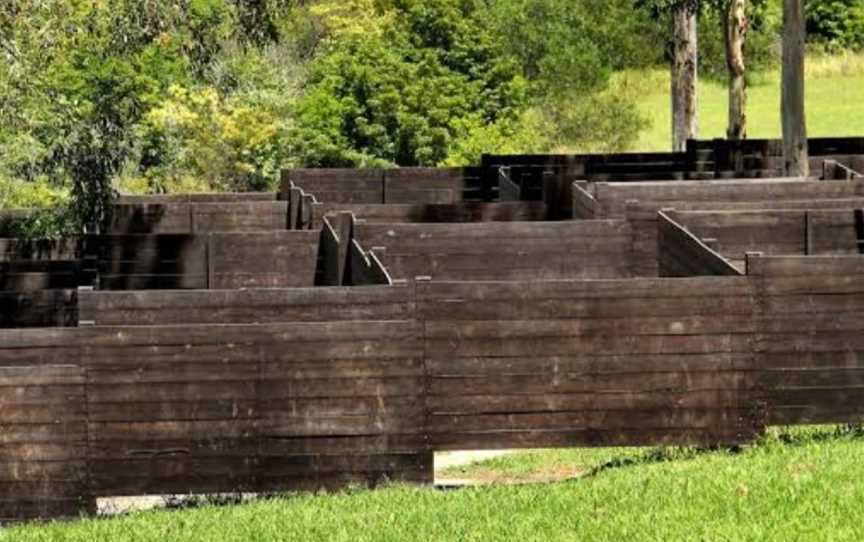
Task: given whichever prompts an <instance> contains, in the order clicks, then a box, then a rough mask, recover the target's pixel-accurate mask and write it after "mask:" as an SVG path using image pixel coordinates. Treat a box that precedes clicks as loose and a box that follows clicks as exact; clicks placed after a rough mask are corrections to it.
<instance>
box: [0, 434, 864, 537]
mask: <svg viewBox="0 0 864 542" xmlns="http://www.w3.org/2000/svg"><path fill="white" fill-rule="evenodd" d="M544 453H545V454H550V455H549V456H548V458H549V460H552V458H556V459H555V460H562V461H565V462H566V461H571V460H572V461H574V462H576V463H578V464H579V465H592V469H593V470H592V472H591V473H590V474H588V475H586V476H584V477H582V478H580V479H578V480H574V481H569V482H561V483H557V484H531V485H517V486H485V487H479V488H474V489H463V490H457V491H439V490H434V489H418V488H412V487H401V486H395V487H390V488H386V489H382V490H378V491H365V490H364V491H361V490H356V491H350V492H345V493H340V494H334V495H317V496H316V495H301V496H294V497H284V498H280V499H273V500H266V501H260V502H254V503H251V504H246V505H239V506H233V507H218V508H217V507H212V508H199V509H193V510H185V511H174V512H168V511H158V512H146V513H140V514H136V515H131V516H128V517H122V518H118V519H108V520H86V521H80V522H75V523H67V524H54V525H47V526H26V527H21V528H15V529H10V530H6V531H2V534H0V540H2V541H4V542H5V541H10V542H11V541H15V542H28V541H49V540H50V541H62V540H75V541H81V542H85V541H86V542H95V541H113V542H125V541H154V542H157V541H158V542H162V541H173V540H190V541H202V542H204V541H207V542H221V541H271V540H311V541H317V540H321V541H342V540H344V541H351V542H362V541H367V540H368V541H404V540H412V541H413V540H519V541H533V540H543V541H548V540H553V541H555V540H574V541H575V540H610V541H613V540H614V541H620V540H627V541H632V540H651V541H655V540H781V541H783V542H788V541H793V540H832V541H833V540H861V539H862V538H864V438H862V436H861V433H860V431H842V430H836V429H828V428H815V429H810V430H807V431H800V430H799V431H795V432H792V433H789V432H783V433H781V432H775V433H773V434H772V436H770V437H768V438H766V439H764V441H763V442H761V443H759V444H758V445H755V446H751V447H747V448H745V449H744V450H743V451H740V452H739V453H732V452H728V451H715V452H699V451H693V450H683V451H680V450H679V451H672V452H659V451H657V450H654V451H644V450H643V451H639V452H638V453H635V454H634V453H633V452H626V453H623V454H619V453H617V452H614V453H611V454H610V453H609V452H608V451H606V452H602V451H601V452H597V451H593V452H571V451H565V452H543V453H539V452H533V453H531V454H528V455H527V456H510V457H507V458H499V459H495V460H493V465H494V462H497V463H498V466H499V468H503V469H505V470H506V469H510V470H512V471H514V472H518V471H524V469H526V468H528V469H529V470H530V469H531V468H536V467H538V466H542V465H543V464H544V461H542V457H543V455H542V454H544ZM538 454H539V455H538ZM562 454H563V455H562ZM568 454H569V455H568ZM585 454H587V455H585ZM520 457H521V458H524V460H523V459H520ZM568 457H569V459H568ZM538 458H540V460H539V462H538ZM601 459H602V460H601ZM598 460H601V461H600V462H599V463H598ZM610 460H611V462H610ZM526 465H527V467H526ZM532 465H533V467H532ZM488 466H489V465H486V467H488ZM481 467H482V465H481ZM478 468H480V467H478Z"/></svg>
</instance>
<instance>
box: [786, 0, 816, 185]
mask: <svg viewBox="0 0 864 542" xmlns="http://www.w3.org/2000/svg"><path fill="white" fill-rule="evenodd" d="M804 37H805V30H804V0H783V77H782V78H781V85H782V87H781V89H780V92H781V96H782V98H781V110H782V116H783V117H782V123H783V157H784V165H785V169H786V175H788V176H790V177H806V176H808V175H810V162H809V159H808V149H807V119H806V117H805V114H804Z"/></svg>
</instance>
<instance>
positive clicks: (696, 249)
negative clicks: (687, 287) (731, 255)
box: [657, 211, 744, 277]
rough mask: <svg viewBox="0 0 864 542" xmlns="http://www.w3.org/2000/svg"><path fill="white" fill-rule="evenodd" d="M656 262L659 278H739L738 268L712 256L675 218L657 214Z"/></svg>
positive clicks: (740, 271) (707, 247)
mask: <svg viewBox="0 0 864 542" xmlns="http://www.w3.org/2000/svg"><path fill="white" fill-rule="evenodd" d="M657 227H658V231H657V236H658V248H657V253H658V254H657V258H658V267H659V273H660V276H661V277H700V276H707V277H713V276H740V275H742V274H743V273H744V272H743V266H742V267H741V268H737V267H735V266H734V265H733V264H732V263H731V262H730V261H729V260H727V259H725V258H724V257H723V256H721V255H720V254H718V253H717V252H715V251H714V250H713V249H711V248H710V247H709V246H708V245H706V244H705V242H704V241H702V240H701V239H699V238H698V237H697V236H695V235H693V233H691V232H690V231H688V230H687V229H686V228H685V227H684V226H682V225H681V224H679V223H678V222H676V221H675V215H674V214H672V215H671V216H670V215H667V214H666V213H664V212H662V211H661V212H660V213H659V217H658V223H657Z"/></svg>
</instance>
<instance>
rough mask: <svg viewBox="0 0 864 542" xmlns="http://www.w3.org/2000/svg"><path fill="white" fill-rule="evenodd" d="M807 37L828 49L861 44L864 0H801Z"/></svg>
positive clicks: (863, 26)
mask: <svg viewBox="0 0 864 542" xmlns="http://www.w3.org/2000/svg"><path fill="white" fill-rule="evenodd" d="M805 14H806V16H807V34H808V39H809V40H812V41H815V42H819V43H822V44H824V45H825V46H827V47H828V48H829V49H840V48H855V49H859V48H861V47H862V46H864V0H805Z"/></svg>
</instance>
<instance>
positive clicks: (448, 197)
mask: <svg viewBox="0 0 864 542" xmlns="http://www.w3.org/2000/svg"><path fill="white" fill-rule="evenodd" d="M292 183H293V186H295V187H298V188H301V189H303V190H304V191H305V192H306V193H308V194H311V195H314V196H315V199H316V200H317V201H319V202H321V203H341V204H381V203H392V204H424V203H425V204H453V203H459V202H462V201H490V200H486V199H484V198H483V188H482V186H481V185H480V183H481V179H480V176H479V169H478V168H421V167H415V168H395V169H326V168H325V169H286V170H283V172H282V188H281V191H280V198H281V199H284V200H288V199H289V197H290V191H291V188H292Z"/></svg>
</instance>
